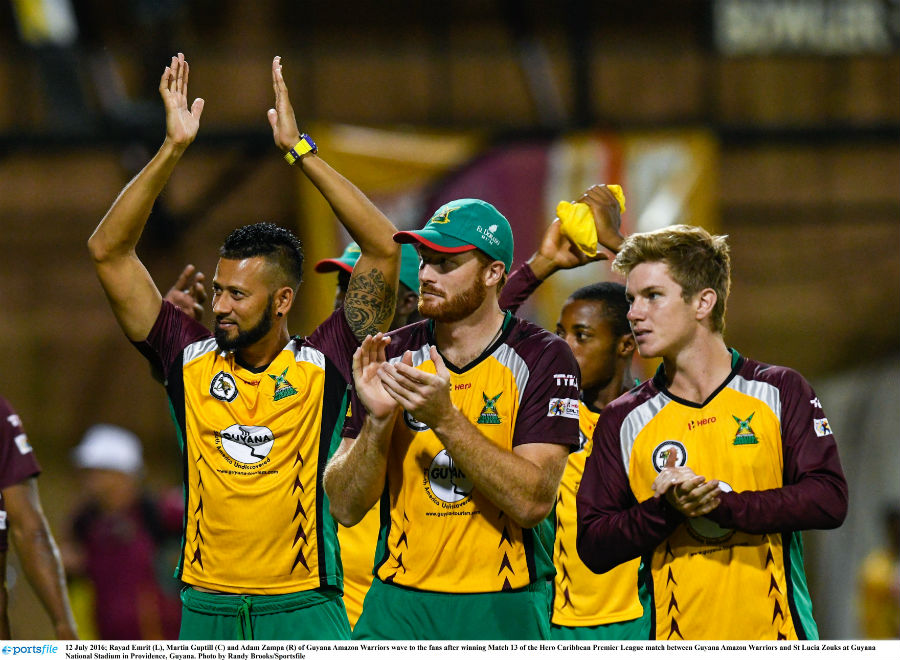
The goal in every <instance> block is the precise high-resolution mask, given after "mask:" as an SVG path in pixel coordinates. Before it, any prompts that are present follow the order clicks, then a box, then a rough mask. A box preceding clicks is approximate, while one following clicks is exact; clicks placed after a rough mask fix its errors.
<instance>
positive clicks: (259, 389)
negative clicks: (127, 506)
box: [88, 54, 400, 639]
mask: <svg viewBox="0 0 900 660" xmlns="http://www.w3.org/2000/svg"><path fill="white" fill-rule="evenodd" d="M188 74H189V67H188V64H187V62H186V61H185V60H184V56H183V55H181V54H179V55H178V56H177V57H173V58H172V61H171V64H170V66H168V67H166V70H165V71H164V73H163V76H162V78H161V80H160V94H161V96H162V99H163V102H164V105H165V109H166V138H165V141H164V142H163V145H162V146H161V147H160V149H159V151H158V152H157V153H156V155H155V156H154V157H153V158H152V159H151V160H150V162H149V163H148V164H147V166H146V167H144V169H143V170H142V171H141V172H140V173H139V174H138V175H137V176H136V177H135V178H134V179H133V180H132V181H131V183H129V184H128V186H126V188H125V189H124V190H123V191H122V193H121V194H120V195H119V197H118V198H117V199H116V201H115V202H114V203H113V205H112V207H111V208H110V209H109V211H108V212H107V214H106V216H104V218H103V220H102V221H101V222H100V224H99V226H98V227H97V229H96V230H95V232H94V234H93V235H92V236H91V238H90V240H89V242H88V246H89V249H90V253H91V256H92V257H93V260H94V264H95V267H96V270H97V275H98V277H99V279H100V283H101V284H102V286H103V288H104V290H105V292H106V295H107V297H108V299H109V301H110V304H111V306H112V309H113V313H114V314H115V316H116V319H117V320H118V322H119V324H120V325H121V326H122V329H123V330H124V332H125V335H126V336H127V337H128V338H129V339H130V340H131V341H132V342H134V343H135V345H136V346H137V347H138V348H139V349H140V350H141V352H142V353H143V354H144V355H145V356H147V357H148V359H149V360H150V361H151V363H152V364H154V365H155V367H156V368H157V369H158V370H159V371H160V373H161V374H162V375H163V377H164V383H165V386H166V390H167V393H168V396H169V401H170V406H171V411H172V415H173V418H174V420H175V423H176V429H177V432H178V435H179V439H180V441H181V443H182V456H183V461H184V467H183V470H184V479H185V494H186V498H187V499H186V519H185V530H184V532H185V533H184V538H183V542H182V545H183V549H182V555H181V559H180V562H179V565H178V568H177V571H176V576H177V577H178V578H180V579H181V580H182V581H183V582H185V584H186V585H188V586H187V587H186V589H185V590H184V591H183V592H182V603H183V609H182V623H181V633H180V634H181V637H182V638H185V639H229V638H238V639H253V638H254V637H255V638H258V639H285V638H288V639H304V638H312V639H323V638H345V637H347V636H348V635H349V632H350V629H349V625H348V622H347V615H346V611H345V609H344V606H343V603H342V601H341V597H340V595H341V567H340V557H339V552H338V546H337V538H336V526H337V525H336V523H335V521H334V520H333V519H332V518H331V516H330V514H329V507H328V502H327V497H326V495H325V493H324V491H323V489H322V487H321V480H322V471H323V469H324V467H325V463H326V461H327V459H328V457H329V455H330V454H331V453H332V450H333V448H332V445H331V439H332V437H333V435H334V429H335V427H336V426H337V425H338V424H339V423H341V422H342V420H343V418H344V411H345V408H346V398H345V395H346V390H347V385H348V384H349V381H350V378H351V359H352V355H353V351H354V350H355V349H356V347H357V346H358V344H359V339H361V338H362V337H365V336H366V335H367V334H372V333H375V332H377V331H378V330H382V329H386V328H387V326H388V324H389V323H390V319H391V316H392V314H393V311H394V305H395V296H396V288H397V270H398V266H399V253H400V251H399V248H398V246H397V244H396V243H395V242H394V241H393V240H392V238H391V237H392V235H393V233H394V231H395V228H394V227H393V225H392V224H391V223H390V222H389V221H388V220H387V218H385V217H384V216H383V215H382V214H381V213H380V212H379V211H378V210H377V209H376V208H375V207H374V206H373V205H372V204H371V203H370V202H369V200H368V199H366V198H365V196H364V195H363V194H362V193H361V192H360V191H359V190H358V189H356V188H355V187H354V186H353V185H352V184H351V183H350V182H348V181H347V180H346V179H344V178H343V177H341V176H340V175H339V174H338V173H337V172H335V171H334V170H333V169H331V168H330V167H329V166H328V165H327V164H326V163H325V162H324V161H323V160H322V159H321V158H319V157H318V155H317V149H316V145H315V143H314V142H313V141H312V138H310V137H309V136H308V135H305V134H303V135H302V136H301V135H300V132H299V130H298V128H297V122H296V119H295V117H294V112H293V109H292V107H291V104H290V100H289V98H288V93H287V87H286V85H285V83H284V79H283V76H282V71H281V61H280V58H277V57H276V58H275V59H274V60H273V62H272V80H273V86H274V89H275V108H273V109H271V110H269V113H268V117H269V121H270V124H271V125H272V131H273V136H274V139H275V143H276V145H277V146H279V147H280V148H281V149H283V150H284V151H286V152H287V153H286V154H285V158H286V160H288V162H289V163H291V164H297V165H298V166H299V167H300V168H301V169H302V170H303V172H304V174H305V175H306V176H307V177H308V178H309V179H310V181H311V182H312V183H313V184H314V185H315V186H316V187H317V188H318V190H319V191H320V192H321V193H322V195H323V196H324V197H325V198H326V199H327V200H328V202H329V203H330V204H331V206H332V208H333V210H334V211H335V214H336V215H337V217H338V218H339V219H340V221H341V222H342V224H343V225H344V227H345V228H346V229H347V231H348V232H349V233H350V235H351V236H352V237H353V239H354V240H355V241H356V242H357V244H358V245H359V246H360V249H361V254H360V257H359V259H358V261H357V264H356V267H355V268H354V270H353V275H352V276H351V278H350V281H349V284H348V289H347V295H346V298H345V301H344V305H343V307H342V308H340V309H338V310H336V311H335V312H334V313H333V314H332V315H331V316H330V317H329V318H328V319H327V320H326V321H325V322H323V323H322V324H321V325H320V326H319V327H318V328H317V329H316V330H315V332H314V333H313V334H312V335H311V336H310V337H308V338H300V337H291V335H290V333H289V332H288V329H287V313H288V311H289V310H290V309H291V307H292V305H293V303H294V301H295V299H296V295H297V288H298V286H299V284H300V279H301V275H302V266H303V254H302V251H301V248H300V244H299V241H297V239H296V238H295V237H294V235H293V234H291V232H289V231H288V230H286V229H283V228H281V227H278V226H276V225H273V224H270V223H258V224H254V225H247V226H245V227H241V228H238V229H236V230H235V231H233V232H232V233H231V234H230V235H229V236H228V237H227V238H226V239H225V242H224V244H223V245H222V247H221V248H220V250H219V255H220V259H219V262H218V265H217V268H216V273H215V276H214V278H213V282H212V288H213V300H212V303H213V304H212V309H213V313H214V314H215V332H214V335H210V333H209V331H208V330H206V328H204V327H203V326H202V325H200V324H199V323H197V322H195V321H194V320H193V319H192V318H190V317H189V316H187V315H185V314H182V313H181V312H180V311H179V310H178V309H177V308H176V307H174V306H173V305H172V304H170V303H169V302H163V300H162V297H161V296H160V293H159V291H158V290H157V288H156V286H155V285H154V283H153V280H152V279H151V278H150V276H149V274H148V273H147V270H146V269H145V268H144V266H143V264H142V263H141V261H140V260H139V259H138V257H137V255H136V253H135V246H136V244H137V242H138V239H139V238H140V235H141V232H142V230H143V227H144V224H145V223H146V222H147V220H148V217H149V215H150V211H151V208H152V205H153V202H154V200H155V199H156V197H157V196H158V195H159V194H160V192H161V191H162V189H163V187H164V186H165V184H166V182H167V181H168V179H169V177H170V176H171V174H172V172H173V169H174V168H175V165H176V164H177V163H178V161H179V160H180V158H181V156H182V155H183V153H184V151H185V149H186V148H187V147H188V145H190V143H191V142H192V141H193V139H194V137H195V136H196V134H197V130H198V128H199V121H200V115H201V113H202V110H203V101H202V100H201V99H197V100H195V101H194V102H193V104H192V105H191V106H188V102H187V87H188Z"/></svg>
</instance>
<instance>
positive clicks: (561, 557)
mask: <svg viewBox="0 0 900 660" xmlns="http://www.w3.org/2000/svg"><path fill="white" fill-rule="evenodd" d="M577 201H579V202H583V203H586V204H587V205H588V206H589V208H590V209H591V215H592V216H593V218H594V219H595V224H596V226H597V228H598V230H599V231H598V238H599V240H600V242H601V244H602V245H603V246H604V247H606V248H607V249H609V250H610V251H612V252H616V251H617V250H618V249H619V246H620V245H621V243H622V241H623V240H624V239H623V238H622V236H621V234H620V233H619V227H620V225H621V215H620V213H621V209H620V206H619V203H618V200H616V198H615V197H614V196H613V194H612V193H611V192H609V191H608V190H607V189H606V186H603V185H598V186H592V187H591V188H590V189H588V190H587V191H586V192H585V194H584V195H582V196H581V197H580V198H579V199H578V200H577ZM606 258H608V257H607V256H606V255H605V254H604V253H602V252H598V253H597V254H596V255H595V256H593V257H589V256H587V255H586V254H585V253H584V252H582V251H581V250H579V249H577V247H576V246H575V245H574V244H573V242H572V241H571V240H570V239H569V238H568V237H567V236H566V235H565V234H564V233H563V231H562V227H561V223H560V221H559V220H558V219H557V220H555V221H554V222H553V223H551V224H550V226H549V227H548V228H547V230H546V232H545V233H544V236H543V238H542V240H541V244H540V247H539V248H538V251H537V252H536V253H535V254H534V255H533V256H532V257H531V259H529V260H528V262H527V263H525V264H522V265H521V266H520V267H519V268H517V269H515V270H514V271H513V272H512V273H511V274H510V276H509V282H508V283H507V284H506V286H504V287H503V291H502V295H501V298H500V306H501V307H502V308H503V309H510V310H512V311H515V310H516V309H517V308H518V307H519V305H521V304H522V303H523V302H524V301H525V300H526V299H527V298H528V297H529V296H530V295H531V294H532V293H533V292H534V291H535V289H537V287H538V286H539V285H540V284H541V282H543V281H544V280H546V279H547V278H548V277H550V276H551V275H553V273H555V272H556V271H558V270H563V269H570V268H576V267H578V266H581V265H583V264H586V263H588V262H591V261H597V260H599V259H606ZM627 313H628V303H627V301H626V300H625V288H624V287H623V286H622V285H621V284H619V283H618V282H597V283H594V284H589V285H587V286H584V287H581V288H580V289H578V290H577V291H575V292H574V293H573V294H572V295H571V296H569V298H568V299H567V300H566V302H565V303H564V304H563V307H562V309H561V310H560V315H559V320H558V321H557V324H556V334H557V335H558V336H559V337H562V338H563V339H565V340H566V342H567V343H568V344H569V347H570V348H571V349H572V353H573V354H574V355H575V359H576V360H577V361H578V366H579V368H580V369H581V390H582V391H581V405H580V406H579V408H578V416H579V438H580V446H579V450H578V451H575V452H573V453H571V454H570V455H569V460H568V463H567V464H566V470H565V472H564V473H563V478H562V482H561V483H560V488H559V495H558V496H557V500H556V507H555V509H554V514H555V521H556V541H555V544H554V551H553V563H554V565H555V566H556V577H555V579H554V583H553V615H552V617H551V624H552V626H551V634H552V636H553V638H554V639H558V640H567V639H568V640H571V639H594V640H596V639H606V640H613V639H647V637H648V635H649V625H650V610H649V608H644V606H643V604H642V603H641V600H640V597H639V594H638V584H637V578H638V568H639V566H640V559H632V560H631V561H628V562H625V563H624V564H620V565H619V566H617V567H616V568H614V569H612V570H611V571H609V572H607V573H604V574H602V575H598V574H596V573H594V572H593V571H591V570H590V569H588V568H587V567H586V566H585V565H584V563H583V562H582V561H581V560H580V559H579V557H578V553H577V552H576V550H575V545H576V542H575V537H576V532H577V524H576V508H575V494H576V492H577V491H578V485H579V483H580V482H581V476H582V474H583V473H584V464H585V460H586V459H587V457H588V456H589V455H590V454H591V450H592V447H593V435H594V427H595V426H596V424H597V418H598V417H599V416H600V411H601V410H602V409H603V408H604V407H605V406H606V405H607V404H608V403H609V402H610V401H612V400H613V399H615V398H616V397H618V396H619V395H620V394H622V393H624V392H625V391H627V390H628V389H629V388H630V387H632V386H634V385H635V384H636V383H635V381H634V380H633V379H632V378H631V361H632V355H633V353H634V338H633V337H632V335H631V328H630V326H629V324H628V319H627V318H626V314H627Z"/></svg>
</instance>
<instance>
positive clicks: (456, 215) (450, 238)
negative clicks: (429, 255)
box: [394, 199, 513, 273]
mask: <svg viewBox="0 0 900 660" xmlns="http://www.w3.org/2000/svg"><path fill="white" fill-rule="evenodd" d="M394 240H395V241H397V242H398V243H420V244H422V245H425V246H426V247H430V248H431V249H432V250H437V251H438V252H466V251H467V250H474V249H476V248H477V249H479V250H481V251H482V252H484V253H485V254H486V255H487V256H489V257H490V258H491V259H496V260H497V261H502V262H503V265H504V266H506V272H507V273H508V272H509V269H510V268H512V261H513V235H512V228H511V227H510V226H509V222H508V221H507V219H506V218H504V217H503V215H502V214H501V213H500V211H498V210H497V209H495V208H494V207H493V206H492V205H491V204H488V203H487V202H484V201H482V200H480V199H457V200H456V201H454V202H448V203H447V204H444V205H443V206H442V207H441V208H439V209H438V210H437V211H435V212H434V215H433V216H432V218H431V220H429V221H428V222H427V223H426V225H425V226H424V227H423V228H422V229H419V230H418V231H401V232H397V233H396V234H394Z"/></svg>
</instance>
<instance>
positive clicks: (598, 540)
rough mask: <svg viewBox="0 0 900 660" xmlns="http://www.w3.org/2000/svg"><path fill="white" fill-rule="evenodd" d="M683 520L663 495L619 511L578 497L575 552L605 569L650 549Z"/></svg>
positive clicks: (598, 569)
mask: <svg viewBox="0 0 900 660" xmlns="http://www.w3.org/2000/svg"><path fill="white" fill-rule="evenodd" d="M582 483H583V482H582ZM683 520H684V516H682V515H681V514H680V513H678V512H677V511H675V510H674V509H673V508H671V507H670V506H669V505H668V504H666V503H665V501H664V499H663V498H659V499H656V498H650V499H649V500H646V501H644V502H640V503H635V504H634V505H633V506H631V507H629V508H627V509H624V510H618V511H607V510H603V509H598V508H596V507H595V506H593V505H592V504H590V503H587V502H584V501H583V499H579V501H578V535H577V541H576V549H577V550H578V556H579V557H580V558H581V561H582V562H583V563H584V565H585V566H587V567H588V568H589V569H591V570H592V571H593V572H594V573H605V572H607V571H609V570H611V569H613V568H615V567H616V566H618V565H619V564H622V563H625V562H626V561H630V560H632V559H634V558H635V557H640V556H642V555H644V554H646V553H648V552H652V551H653V549H654V548H656V546H658V545H659V544H660V543H662V542H663V541H664V540H665V539H666V538H667V537H668V536H669V535H670V534H671V533H672V532H673V531H675V528H676V527H678V525H679V524H681V522H682V521H683Z"/></svg>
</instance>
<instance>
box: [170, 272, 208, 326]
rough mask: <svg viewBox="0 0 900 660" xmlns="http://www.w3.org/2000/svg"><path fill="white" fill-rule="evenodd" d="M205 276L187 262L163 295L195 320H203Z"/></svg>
mask: <svg viewBox="0 0 900 660" xmlns="http://www.w3.org/2000/svg"><path fill="white" fill-rule="evenodd" d="M205 280H206V276H205V275H204V274H203V273H201V272H200V271H198V270H197V269H196V268H195V267H194V265H193V264H188V265H187V266H185V267H184V270H183V271H181V275H179V276H178V279H177V280H175V284H173V285H172V288H171V289H169V290H168V291H167V292H166V295H165V296H163V297H164V298H165V299H166V300H168V301H169V302H170V303H172V304H173V305H175V306H176V307H177V308H178V309H180V310H181V311H182V312H184V313H185V314H187V315H188V316H190V317H191V318H193V319H194V320H195V321H201V320H203V303H204V302H206V287H205V286H204V284H203V283H204V281H205Z"/></svg>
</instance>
